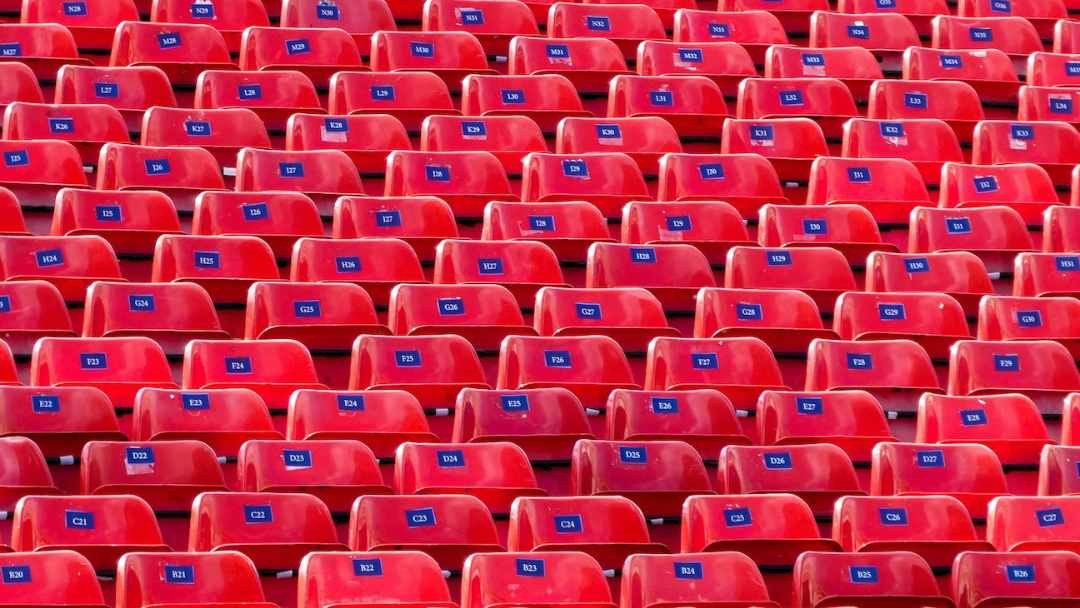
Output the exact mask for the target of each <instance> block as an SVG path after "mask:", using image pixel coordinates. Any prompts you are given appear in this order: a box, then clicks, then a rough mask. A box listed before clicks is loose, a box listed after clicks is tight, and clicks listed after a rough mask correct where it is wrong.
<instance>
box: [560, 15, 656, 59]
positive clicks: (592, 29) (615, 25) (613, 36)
mask: <svg viewBox="0 0 1080 608" xmlns="http://www.w3.org/2000/svg"><path fill="white" fill-rule="evenodd" d="M547 32H548V36H550V37H552V38H607V39H608V40H611V41H612V42H614V43H615V44H617V45H619V48H620V49H621V50H622V52H623V55H624V56H625V57H626V58H627V59H633V58H634V57H635V56H636V52H637V47H638V43H640V42H641V41H643V40H664V39H666V38H667V33H666V32H665V31H664V24H663V23H662V22H661V21H660V17H659V16H658V15H657V14H656V11H654V10H653V9H652V8H650V7H649V6H645V5H622V4H614V5H613V4H589V5H581V4H575V3H571V2H556V3H555V4H553V5H552V6H551V9H550V11H549V13H548V20H547Z"/></svg>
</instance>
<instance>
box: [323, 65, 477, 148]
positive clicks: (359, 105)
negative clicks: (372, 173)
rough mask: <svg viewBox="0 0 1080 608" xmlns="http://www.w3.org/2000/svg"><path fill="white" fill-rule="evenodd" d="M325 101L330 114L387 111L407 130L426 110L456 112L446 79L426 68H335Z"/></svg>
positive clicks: (415, 129) (415, 128)
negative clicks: (376, 70)
mask: <svg viewBox="0 0 1080 608" xmlns="http://www.w3.org/2000/svg"><path fill="white" fill-rule="evenodd" d="M328 104H329V108H328V109H329V111H330V114H333V115H341V114H390V115H391V116H394V117H395V118H397V119H398V120H400V121H401V124H403V125H405V129H406V130H408V131H409V132H410V133H418V132H419V130H420V123H421V122H422V121H423V120H424V118H426V117H427V116H428V115H430V114H459V112H458V111H457V110H456V109H454V104H453V103H452V102H451V100H450V90H449V89H448V88H447V87H446V83H444V82H443V81H442V80H441V79H440V78H439V77H438V76H436V75H435V74H431V73H429V72H396V73H391V74H371V73H365V72H339V73H337V74H334V76H333V77H331V78H330V94H329V102H328ZM310 105H311V107H313V108H318V104H317V103H314V102H312V104H310ZM314 113H315V114H318V113H320V112H319V111H317V112H314Z"/></svg>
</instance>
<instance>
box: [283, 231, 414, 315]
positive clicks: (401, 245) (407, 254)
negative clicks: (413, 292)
mask: <svg viewBox="0 0 1080 608" xmlns="http://www.w3.org/2000/svg"><path fill="white" fill-rule="evenodd" d="M289 280H290V281H294V282H304V283H316V282H328V281H335V282H347V283H356V284H357V285H359V286H361V287H363V288H364V289H365V290H366V291H367V292H368V294H369V295H370V296H371V299H372V300H373V301H374V302H375V305H376V306H385V305H386V303H387V301H389V299H390V290H391V289H393V287H394V286H395V285H397V284H398V283H426V282H427V279H425V278H424V270H423V268H421V267H420V260H419V258H417V257H416V252H414V251H413V250H412V248H411V247H409V244H408V243H406V242H405V241H401V240H398V239H380V238H355V239H312V238H305V239H300V240H299V241H297V242H296V245H294V246H293V256H292V262H291V266H290V268H289Z"/></svg>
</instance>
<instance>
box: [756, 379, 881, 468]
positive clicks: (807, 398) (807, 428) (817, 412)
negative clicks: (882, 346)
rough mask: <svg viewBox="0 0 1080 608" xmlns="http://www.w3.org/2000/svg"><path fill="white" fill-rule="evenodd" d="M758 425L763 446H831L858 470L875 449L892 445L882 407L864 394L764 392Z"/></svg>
mask: <svg viewBox="0 0 1080 608" xmlns="http://www.w3.org/2000/svg"><path fill="white" fill-rule="evenodd" d="M757 426H758V431H759V433H760V435H761V441H762V443H764V444H766V445H777V446H781V445H803V444H815V443H829V444H833V445H836V446H838V447H840V449H842V450H844V452H845V453H847V455H848V456H849V457H850V458H851V460H852V462H854V463H856V464H858V465H860V466H865V465H866V463H868V462H870V458H871V450H873V448H874V446H875V445H877V444H878V443H880V442H888V441H896V439H895V438H894V437H893V436H892V433H891V431H890V430H889V423H888V421H886V419H885V412H884V411H883V410H882V409H881V404H879V403H878V401H877V399H875V398H874V396H873V395H871V394H870V393H867V392H865V391H827V392H783V391H765V392H764V393H762V394H761V399H759V400H758V404H757Z"/></svg>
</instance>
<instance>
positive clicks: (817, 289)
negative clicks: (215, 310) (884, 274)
mask: <svg viewBox="0 0 1080 608" xmlns="http://www.w3.org/2000/svg"><path fill="white" fill-rule="evenodd" d="M724 287H726V288H728V289H797V290H799V291H801V292H803V293H805V294H806V295H808V296H810V297H811V298H813V300H814V303H815V304H817V306H818V309H819V310H825V311H828V310H832V308H833V305H834V304H835V303H836V298H837V297H838V296H839V295H840V294H841V293H843V292H845V291H855V289H856V286H855V277H854V275H853V274H852V272H851V267H850V266H849V265H848V262H847V259H845V258H844V254H842V253H840V252H839V251H837V250H835V249H833V248H831V247H794V248H789V249H759V248H757V247H733V248H731V250H730V251H728V259H727V265H726V266H725V272H724Z"/></svg>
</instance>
